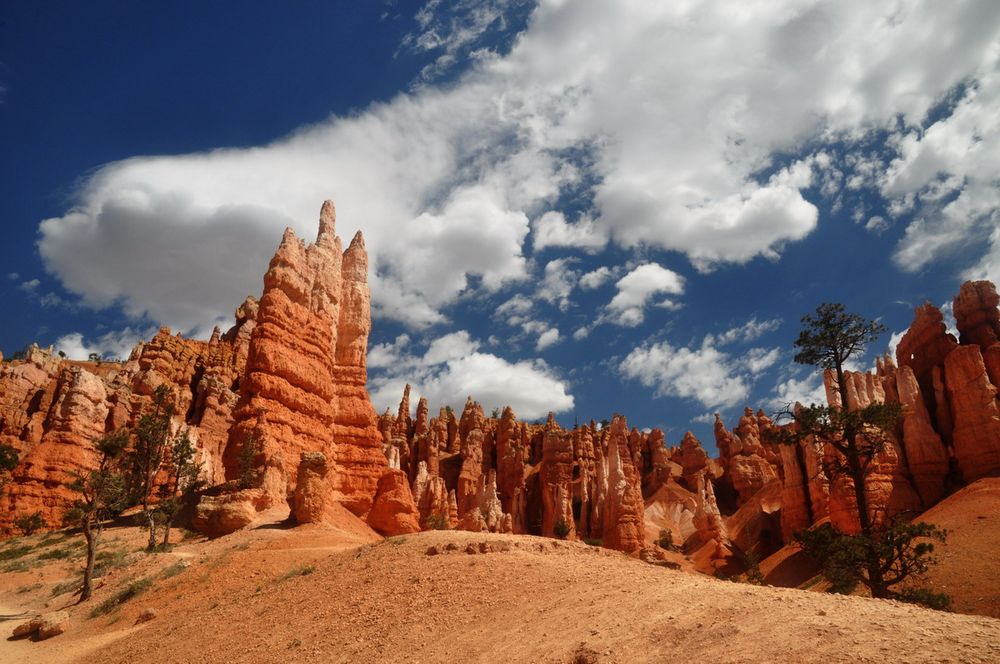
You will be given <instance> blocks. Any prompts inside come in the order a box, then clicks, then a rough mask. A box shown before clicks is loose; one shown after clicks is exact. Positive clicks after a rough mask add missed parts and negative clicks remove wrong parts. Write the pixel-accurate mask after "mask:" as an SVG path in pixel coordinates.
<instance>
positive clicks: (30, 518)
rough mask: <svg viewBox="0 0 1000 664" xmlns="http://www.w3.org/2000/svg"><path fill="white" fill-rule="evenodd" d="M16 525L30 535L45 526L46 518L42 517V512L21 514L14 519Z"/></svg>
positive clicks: (23, 532) (25, 534)
mask: <svg viewBox="0 0 1000 664" xmlns="http://www.w3.org/2000/svg"><path fill="white" fill-rule="evenodd" d="M14 527H15V528H17V529H18V530H20V531H21V534H22V535H24V536H25V537H30V536H31V535H34V534H35V533H36V532H37V531H38V530H40V529H42V528H44V527H45V519H44V518H42V513H41V512H35V513H34V514H28V515H25V516H19V517H18V518H16V519H14Z"/></svg>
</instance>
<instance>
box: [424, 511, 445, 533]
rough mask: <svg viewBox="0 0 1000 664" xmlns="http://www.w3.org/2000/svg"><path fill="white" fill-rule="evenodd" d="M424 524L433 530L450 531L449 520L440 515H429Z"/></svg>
mask: <svg viewBox="0 0 1000 664" xmlns="http://www.w3.org/2000/svg"><path fill="white" fill-rule="evenodd" d="M424 523H425V524H427V527H428V528H429V529H431V530H448V520H447V519H445V518H444V516H442V515H440V514H431V515H428V517H427V519H426V520H425V521H424Z"/></svg>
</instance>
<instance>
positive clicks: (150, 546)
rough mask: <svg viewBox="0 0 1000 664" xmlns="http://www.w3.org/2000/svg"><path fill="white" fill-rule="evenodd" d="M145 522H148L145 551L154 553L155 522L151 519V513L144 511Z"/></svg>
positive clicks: (149, 510)
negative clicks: (147, 537)
mask: <svg viewBox="0 0 1000 664" xmlns="http://www.w3.org/2000/svg"><path fill="white" fill-rule="evenodd" d="M146 520H147V521H148V522H149V541H148V542H147V543H146V551H149V552H153V551H156V521H155V519H154V518H153V511H152V510H151V509H148V508H147V509H146Z"/></svg>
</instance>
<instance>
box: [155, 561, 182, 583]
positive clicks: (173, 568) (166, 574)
mask: <svg viewBox="0 0 1000 664" xmlns="http://www.w3.org/2000/svg"><path fill="white" fill-rule="evenodd" d="M187 568H188V565H187V563H186V562H185V561H183V560H178V561H177V562H175V563H174V564H172V565H170V566H169V567H166V568H164V570H163V571H162V572H160V577H161V578H164V579H169V578H171V577H174V576H177V575H178V574H180V573H181V572H183V571H184V570H186V569H187Z"/></svg>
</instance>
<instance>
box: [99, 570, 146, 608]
mask: <svg viewBox="0 0 1000 664" xmlns="http://www.w3.org/2000/svg"><path fill="white" fill-rule="evenodd" d="M152 587H153V579H151V578H148V577H147V578H145V579H139V580H138V581H133V582H132V583H130V584H128V585H127V586H125V588H123V589H122V590H120V591H118V592H117V593H116V594H114V595H113V596H111V597H109V598H108V599H106V600H104V601H103V602H101V603H100V604H98V605H97V606H95V607H94V609H93V610H92V611H91V612H90V617H91V618H96V617H97V616H103V615H104V614H106V613H110V612H111V611H113V610H115V609H117V608H118V607H119V606H121V605H122V604H124V603H125V602H127V601H129V600H130V599H133V598H135V597H138V596H139V595H141V594H142V593H144V592H146V591H147V590H149V589H150V588H152Z"/></svg>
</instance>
